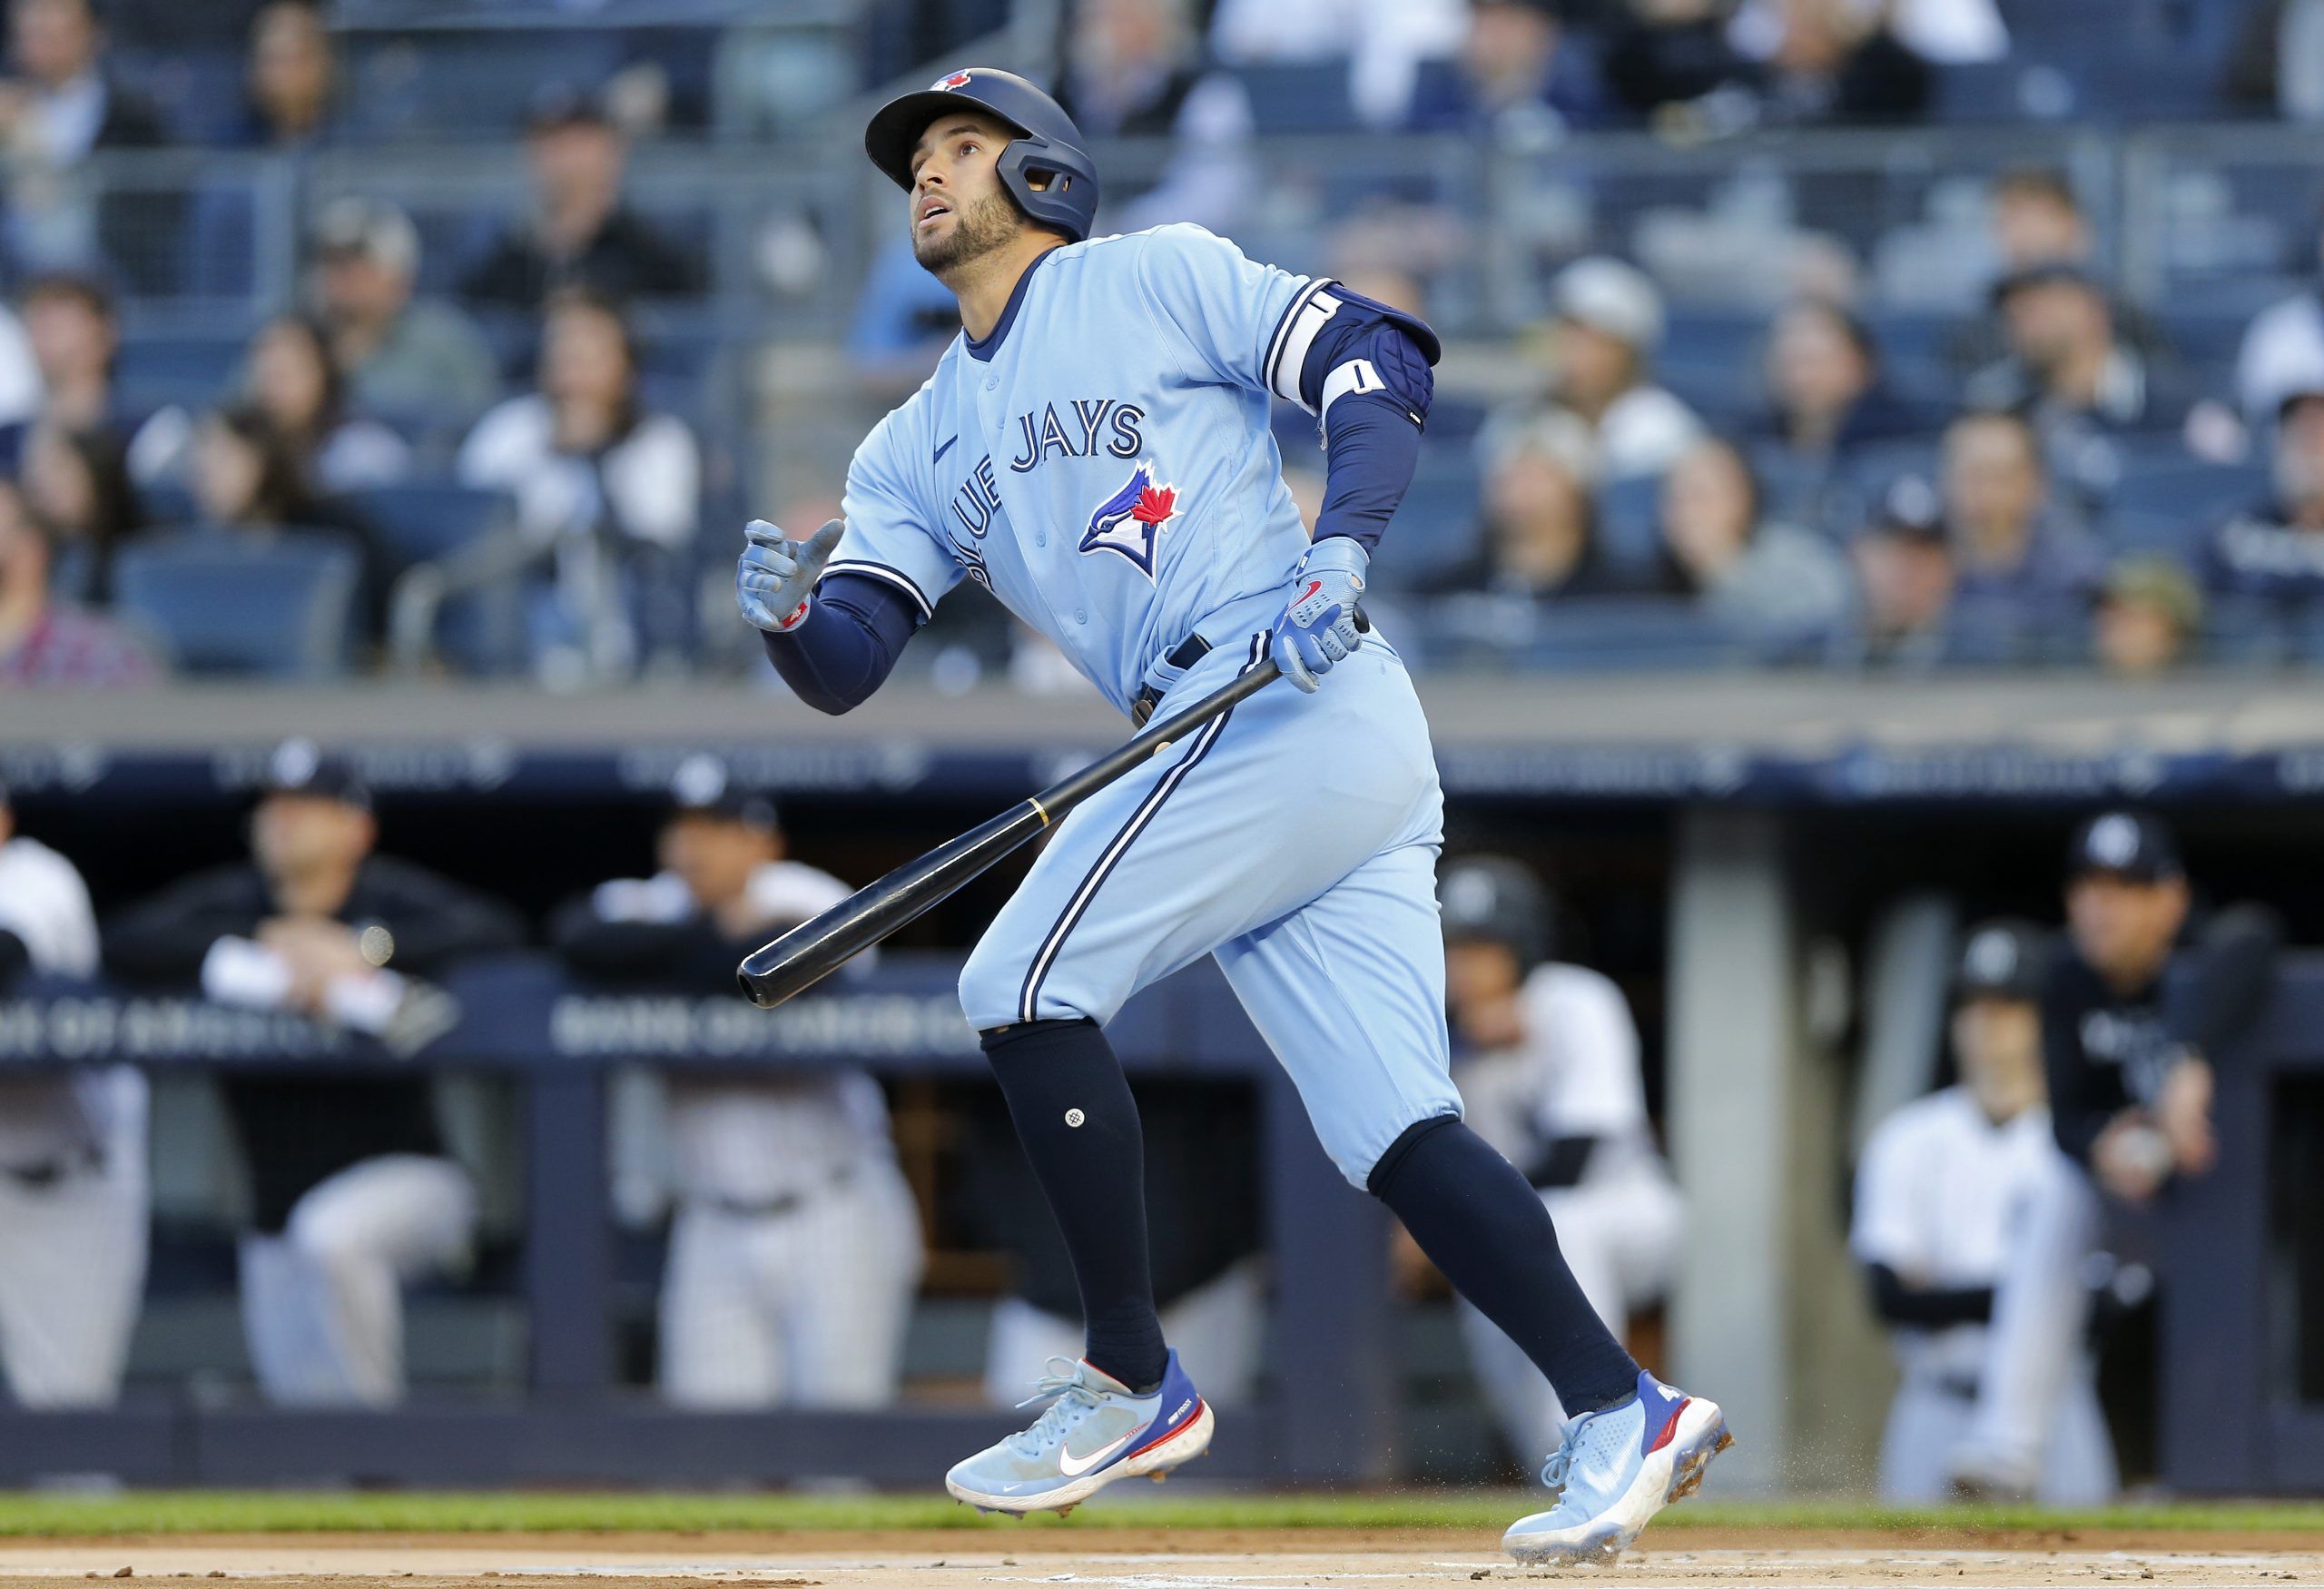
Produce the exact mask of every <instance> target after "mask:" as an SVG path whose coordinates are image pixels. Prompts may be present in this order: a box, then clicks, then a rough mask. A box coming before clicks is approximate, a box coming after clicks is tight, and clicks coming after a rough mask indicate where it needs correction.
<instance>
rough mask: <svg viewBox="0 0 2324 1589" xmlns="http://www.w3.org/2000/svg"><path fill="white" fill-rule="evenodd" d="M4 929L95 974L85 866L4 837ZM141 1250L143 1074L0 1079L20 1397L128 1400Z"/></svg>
mask: <svg viewBox="0 0 2324 1589" xmlns="http://www.w3.org/2000/svg"><path fill="white" fill-rule="evenodd" d="M0 929H5V930H6V931H8V932H10V933H15V935H16V936H17V937H18V938H21V939H22V940H24V943H25V949H26V950H27V951H28V952H29V953H30V955H31V959H32V964H33V967H34V970H37V971H43V972H54V973H57V974H60V975H65V976H90V975H93V974H94V973H95V972H96V969H97V927H96V920H95V918H94V915H93V914H92V913H91V912H90V909H89V892H88V890H87V889H86V888H85V887H84V886H83V884H82V882H81V874H80V873H78V872H76V871H74V868H73V864H72V863H71V862H70V861H67V860H66V859H65V858H64V856H62V855H60V854H57V853H56V852H55V851H54V850H52V849H50V848H48V847H47V846H46V845H44V844H39V843H36V842H35V841H34V840H32V839H26V838H17V839H11V840H10V841H9V842H8V843H6V844H0ZM145 1247H146V1197H145V1078H144V1077H143V1076H142V1075H140V1074H139V1073H138V1072H137V1071H134V1070H133V1069H131V1068H129V1067H127V1066H120V1067H115V1068H113V1069H110V1070H103V1071H94V1070H92V1071H75V1072H74V1073H72V1074H70V1075H64V1076H60V1075H56V1074H54V1073H50V1074H47V1075H42V1076H26V1077H22V1078H6V1079H0V1369H5V1372H6V1376H7V1382H8V1391H9V1394H10V1395H11V1396H13V1397H15V1400H16V1401H17V1402H19V1403H20V1404H22V1405H24V1406H31V1407H63V1406H94V1405H101V1404H103V1403H106V1402H110V1401H112V1400H113V1398H114V1397H116V1396H118V1395H119V1394H120V1392H121V1377H122V1370H123V1366H124V1365H125V1363H126V1362H127V1360H128V1357H129V1337H130V1332H131V1330H132V1329H133V1327H134V1326H135V1325H136V1322H137V1306H138V1302H139V1299H140V1298H141V1296H142V1294H143V1290H144V1286H145Z"/></svg>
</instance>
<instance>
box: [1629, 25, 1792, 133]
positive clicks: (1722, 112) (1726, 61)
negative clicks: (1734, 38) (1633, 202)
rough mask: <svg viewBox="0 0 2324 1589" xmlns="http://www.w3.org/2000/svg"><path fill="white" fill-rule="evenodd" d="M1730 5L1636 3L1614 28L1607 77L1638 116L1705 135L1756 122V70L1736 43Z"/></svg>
mask: <svg viewBox="0 0 2324 1589" xmlns="http://www.w3.org/2000/svg"><path fill="white" fill-rule="evenodd" d="M1727 10H1728V7H1727V5H1725V4H1724V0H1630V5H1629V9H1628V11H1627V12H1626V13H1624V14H1622V15H1619V16H1617V17H1615V18H1614V19H1613V20H1612V21H1611V22H1610V25H1609V27H1608V37H1607V43H1606V54H1605V65H1604V68H1603V70H1604V72H1605V75H1606V84H1607V86H1608V87H1609V88H1610V89H1611V90H1612V91H1613V94H1614V97H1615V98H1616V99H1617V100H1619V101H1620V103H1621V104H1622V105H1624V106H1625V107H1627V108H1628V109H1629V110H1630V112H1631V114H1634V115H1640V116H1647V117H1652V118H1654V119H1656V120H1659V121H1662V122H1665V123H1673V122H1677V123H1684V124H1687V125H1689V126H1692V127H1696V128H1699V129H1700V130H1703V131H1733V130H1735V129H1737V128H1739V127H1741V126H1743V125H1745V124H1747V123H1748V122H1749V121H1750V120H1751V119H1752V116H1753V113H1754V106H1753V104H1752V96H1751V91H1750V83H1751V79H1752V76H1753V72H1752V66H1751V63H1750V62H1749V61H1748V60H1746V59H1745V58H1744V57H1743V55H1742V54H1741V53H1740V52H1739V51H1738V50H1737V49H1736V48H1735V46H1734V45H1733V44H1731V43H1729V42H1728V36H1727V15H1726V14H1727Z"/></svg>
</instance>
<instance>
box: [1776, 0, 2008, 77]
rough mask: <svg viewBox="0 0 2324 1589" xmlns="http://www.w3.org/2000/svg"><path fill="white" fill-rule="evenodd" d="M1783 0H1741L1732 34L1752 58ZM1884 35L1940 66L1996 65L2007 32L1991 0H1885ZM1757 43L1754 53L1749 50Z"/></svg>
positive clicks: (1779, 21) (1878, 9) (1866, 6)
mask: <svg viewBox="0 0 2324 1589" xmlns="http://www.w3.org/2000/svg"><path fill="white" fill-rule="evenodd" d="M1785 4H1786V0H1744V3H1743V5H1742V6H1741V8H1740V9H1738V11H1737V13H1736V15H1735V22H1734V25H1733V27H1732V29H1731V32H1732V34H1733V35H1734V36H1736V37H1737V38H1738V40H1739V41H1740V42H1741V43H1742V44H1743V45H1744V47H1745V48H1746V50H1747V51H1750V52H1751V53H1754V54H1758V53H1761V50H1763V49H1764V44H1763V41H1765V40H1768V39H1770V38H1773V37H1775V36H1776V35H1777V30H1779V29H1780V28H1781V27H1782V26H1783V25H1784V21H1785V17H1784V6H1785ZM1856 9H1857V10H1858V11H1859V12H1860V13H1865V14H1867V15H1880V14H1881V13H1882V11H1883V10H1884V7H1882V6H1877V5H1874V4H1871V3H1869V0H1856ZM1885 15H1886V25H1887V29H1888V31H1889V32H1890V33H1891V34H1893V35H1896V40H1897V42H1898V43H1900V44H1903V45H1904V46H1905V48H1906V49H1908V50H1910V51H1911V52H1912V53H1913V54H1915V55H1918V56H1919V57H1920V58H1921V59H1922V60H1924V61H1929V62H1934V63H1935V64H1940V65H1945V66H1959V65H1965V64H1969V63H1971V62H1974V61H1998V60H2001V59H2002V58H2003V57H2004V56H2005V55H2007V54H2009V28H2008V26H2007V25H2006V24H2004V22H2003V21H2002V16H2001V13H2000V11H1999V10H1997V9H1996V8H1995V5H1994V0H1886V5H1885ZM1755 44H1757V45H1759V46H1760V49H1754V48H1753V46H1754V45H1755Z"/></svg>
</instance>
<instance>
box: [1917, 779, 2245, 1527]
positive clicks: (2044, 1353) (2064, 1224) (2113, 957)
mask: <svg viewBox="0 0 2324 1589" xmlns="http://www.w3.org/2000/svg"><path fill="white" fill-rule="evenodd" d="M2192 904H2193V890H2192V888H2191V885H2190V883H2189V880H2188V876H2187V870H2186V867H2185V865H2184V864H2183V863H2182V862H2181V859H2180V855H2179V849H2178V845H2177V843H2176V842H2175V841H2174V840H2173V839H2172V837H2171V832H2170V830H2169V829H2168V828H2166V827H2165V826H2164V825H2163V824H2162V823H2161V822H2159V821H2157V820H2156V819H2155V818H2154V817H2152V816H2150V815H2147V814H2144V813H2141V812H2133V811H2109V812H2105V813H2102V814H2100V815H2098V816H2096V817H2093V819H2092V820H2091V821H2090V822H2089V823H2087V824H2084V825H2083V827H2082V828H2081V830H2080V831H2079V832H2077V833H2076V834H2074V838H2073V844H2072V846H2071V848H2070V850H2069V852H2068V858H2067V877H2066V886H2065V906H2066V927H2067V946H2066V950H2065V952H2063V953H2060V954H2057V955H2054V956H2053V957H2052V958H2051V960H2050V962H2049V964H2048V966H2047V968H2046V972H2045V974H2044V976H2043V983H2042V990H2041V1001H2042V1061H2043V1071H2045V1072H2046V1074H2047V1076H2048V1079H2049V1093H2050V1123H2051V1129H2052V1131H2053V1135H2054V1136H2055V1138H2056V1140H2057V1145H2058V1147H2059V1148H2060V1149H2061V1150H2062V1151H2061V1152H2059V1153H2056V1154H2053V1155H2051V1156H2050V1157H2049V1159H2048V1160H2046V1161H2044V1163H2043V1167H2042V1173H2041V1174H2040V1176H2039V1177H2038V1178H2037V1179H2034V1180H2033V1181H2032V1182H2030V1183H2029V1184H2028V1186H2027V1187H2026V1189H2025V1193H2024V1196H2023V1197H2022V1198H2021V1199H2020V1200H2019V1208H2018V1212H2017V1216H2016V1219H2015V1221H2014V1223H2015V1231H2014V1236H2013V1238H2012V1240H2011V1242H2010V1248H2009V1254H2008V1258H2007V1261H2006V1262H2005V1263H2004V1266H2003V1269H2002V1273H2001V1276H2000V1278H1999V1283H1998V1284H1997V1285H1996V1286H1995V1287H1994V1308H1993V1327H1992V1328H1991V1329H1990V1330H1989V1331H1988V1332H1987V1336H1986V1341H1985V1351H1984V1361H1983V1363H1982V1364H1981V1365H1980V1367H1979V1371H1978V1380H1979V1383H1980V1385H1981V1387H1983V1392H1984V1394H1982V1395H1981V1396H1980V1397H1979V1398H1978V1403H1977V1416H1976V1418H1975V1420H1974V1423H1973V1424H1972V1426H1971V1428H1970V1431H1969V1434H1968V1437H1967V1438H1966V1439H1965V1440H1964V1441H1963V1442H1962V1443H1961V1445H1960V1446H1956V1447H1955V1450H1954V1452H1953V1456H1952V1464H1951V1466H1952V1476H1953V1481H1954V1484H1955V1486H1956V1487H1957V1491H1958V1493H1962V1494H1965V1495H1968V1496H1972V1497H1979V1498H1998V1497H2003V1496H2012V1497H2023V1496H2028V1495H2032V1494H2033V1491H2034V1490H2035V1488H2036V1486H2037V1485H2038V1484H2039V1482H2040V1479H2041V1476H2042V1466H2043V1464H2042V1446H2043V1439H2044V1436H2046V1435H2047V1433H2048V1431H2049V1430H2050V1428H2051V1427H2052V1426H2053V1419H2054V1418H2055V1416H2057V1408H2058V1406H2059V1405H2060V1403H2061V1401H2062V1399H2063V1397H2065V1396H2066V1395H2067V1394H2068V1393H2069V1392H2070V1391H2071V1390H2072V1388H2073V1382H2074V1369H2075V1364H2076V1360H2077V1358H2078V1357H2079V1356H2080V1347H2081V1345H2082V1342H2083V1339H2084V1337H2085V1332H2086V1330H2087V1327H2088V1323H2089V1318H2090V1307H2091V1302H2092V1299H2093V1297H2092V1289H2091V1286H2090V1274H2091V1269H2092V1267H2093V1266H2092V1261H2091V1260H2092V1258H2093V1256H2094V1255H2095V1254H2096V1253H2097V1252H2098V1251H2099V1250H2100V1244H2101V1242H2102V1240H2103V1239H2106V1237H2107V1236H2108V1234H2109V1230H2110V1227H2111V1228H2112V1232H2113V1234H2115V1235H2116V1236H2118V1237H2124V1236H2126V1237H2129V1238H2131V1239H2134V1240H2135V1239H2139V1238H2140V1236H2141V1234H2142V1229H2141V1227H2142V1225H2143V1226H2144V1231H2145V1232H2146V1233H2148V1234H2149V1236H2150V1239H2151V1232H2152V1224H2151V1223H2147V1222H2144V1221H2140V1220H2135V1219H2125V1218H2124V1216H2126V1215H2131V1214H2133V1213H2136V1212H2142V1211H2145V1210H2150V1209H2156V1208H2158V1207H2162V1208H2168V1207H2170V1206H2171V1204H2172V1203H2174V1202H2176V1201H2177V1200H2178V1199H2179V1198H2180V1197H2181V1195H2182V1194H2183V1192H2184V1190H2185V1188H2186V1185H2187V1183H2188V1181H2190V1180H2191V1179H2195V1178H2198V1177H2201V1176H2203V1175H2206V1174H2208V1173H2209V1172H2210V1171H2211V1168H2212V1167H2213V1165H2215V1164H2216V1163H2217V1162H2218V1159H2219V1138H2218V1131H2217V1125H2216V1116H2215V1114H2214V1112H2213V1108H2212V1095H2213V1071H2212V1067H2213V1066H2214V1065H2215V1064H2220V1063H2231V1062H2233V1061H2234V1060H2235V1059H2236V1058H2237V1057H2238V1055H2237V1050H2238V1048H2239V1047H2240V1044H2241V1042H2242V1041H2243V1040H2244V1038H2245V1036H2246V1034H2247V1033H2249V1032H2250V1030H2251V1028H2252V1026H2253V1025H2254V1023H2255V1022H2257V1021H2258V1020H2259V1019H2260V1015H2261V1013H2262V1012H2263V1011H2264V1010H2265V1009H2266V1007H2267V1005H2268V1002H2269V999H2270V994H2271V993H2272V992H2273V991H2274V988H2275V983H2276V964H2277V953H2278V948H2279V945H2280V942H2281V938H2282V928H2281V925H2280V923H2278V922H2277V921H2276V920H2275V919H2274V917H2273V916H2272V914H2270V913H2269V912H2267V911H2265V910H2261V909H2260V908H2258V907H2255V906H2251V905H2237V906H2230V907H2228V908H2226V909H2222V910H2220V911H2218V912H2216V913H2213V914H2211V917H2210V919H2209V920H2208V921H2204V922H2201V923H2200V925H2199V924H2197V922H2196V919H2195V917H2194V913H2193V911H2192ZM2182 1212H2183V1213H2185V1214H2188V1215H2192V1214H2194V1213H2195V1210H2194V1209H2184V1208H2183V1205H2182ZM2190 1229H2191V1230H2192V1229H2193V1228H2190Z"/></svg>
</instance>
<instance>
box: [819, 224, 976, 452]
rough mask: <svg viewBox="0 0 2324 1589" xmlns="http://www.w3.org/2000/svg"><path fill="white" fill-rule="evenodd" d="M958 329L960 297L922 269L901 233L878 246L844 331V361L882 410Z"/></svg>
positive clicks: (930, 365) (905, 392)
mask: <svg viewBox="0 0 2324 1589" xmlns="http://www.w3.org/2000/svg"><path fill="white" fill-rule="evenodd" d="M959 334H960V300H959V299H957V298H955V297H953V296H952V293H951V291H950V289H949V288H947V287H946V286H945V285H944V283H943V282H941V281H938V280H937V279H936V278H935V277H933V276H931V275H930V274H929V273H928V272H927V271H924V270H922V269H921V265H920V261H919V259H918V257H917V256H915V255H914V254H913V252H912V251H911V239H910V238H909V237H906V236H904V235H902V234H901V232H899V233H898V234H897V235H895V236H893V237H891V238H890V239H889V240H888V241H887V242H884V243H882V244H881V245H880V247H879V249H878V251H877V252H874V253H873V255H872V267H871V269H870V270H868V271H865V272H864V280H863V291H862V296H861V297H859V298H858V299H857V300H856V301H855V317H854V319H853V320H852V321H850V322H849V324H848V330H847V358H848V362H849V363H850V364H851V365H852V367H853V370H854V373H855V375H856V376H857V378H858V379H859V380H862V383H863V390H864V393H865V395H866V396H867V397H868V398H870V399H871V400H873V401H875V402H877V403H878V404H879V405H880V407H881V409H890V408H893V407H895V406H896V405H897V404H899V403H901V402H902V401H903V400H905V399H906V398H908V397H910V396H911V394H912V393H913V392H914V391H916V390H919V387H920V383H921V381H923V380H927V379H928V374H929V371H931V370H934V369H935V368H936V360H938V359H940V358H941V357H942V356H943V353H944V350H945V348H946V347H947V346H949V345H950V342H951V341H952V339H953V338H954V337H956V336H958V335H959Z"/></svg>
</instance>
